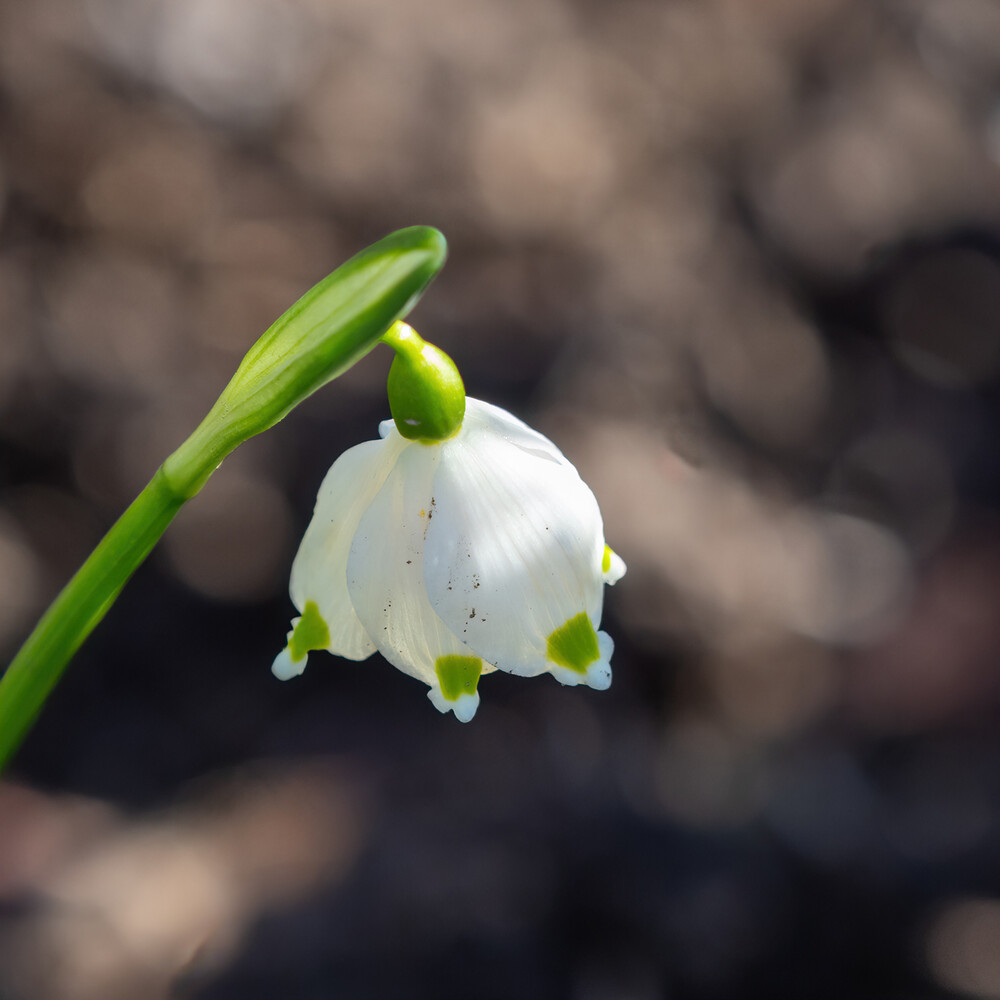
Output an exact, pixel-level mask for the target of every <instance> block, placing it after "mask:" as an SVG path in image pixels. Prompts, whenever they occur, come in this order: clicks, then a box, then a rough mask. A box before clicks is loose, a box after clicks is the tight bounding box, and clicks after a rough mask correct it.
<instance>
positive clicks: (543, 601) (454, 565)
mask: <svg viewBox="0 0 1000 1000" xmlns="http://www.w3.org/2000/svg"><path fill="white" fill-rule="evenodd" d="M468 407H469V408H468V409H467V412H466V421H465V425H464V426H463V428H462V432H461V433H460V434H459V435H458V436H457V437H456V438H454V439H452V440H449V441H445V442H443V443H442V444H441V445H440V446H439V450H440V455H441V457H440V463H439V466H438V470H437V474H436V476H435V477H434V485H433V502H434V504H435V517H434V519H433V521H432V522H431V523H430V524H429V526H428V529H427V539H426V553H425V560H424V579H425V581H426V584H427V592H428V595H429V597H430V601H431V604H432V605H433V607H434V610H435V611H437V613H438V615H440V616H441V618H442V619H443V620H444V622H445V623H446V624H447V625H448V626H449V627H450V628H451V629H453V630H454V632H455V633H456V634H457V635H458V636H460V637H461V638H462V639H463V640H464V641H465V642H467V643H468V645H469V646H471V647H472V649H474V650H475V651H476V654H477V655H479V656H481V657H482V658H483V659H484V660H488V661H490V662H492V663H495V664H496V665H497V666H498V667H499V668H500V669H501V670H507V671H509V672H511V673H515V674H522V675H527V676H533V675H535V674H539V673H542V672H544V671H545V670H547V669H549V664H548V662H547V660H546V640H547V637H548V636H549V635H550V634H551V633H552V632H553V631H554V630H555V629H557V628H559V627H560V626H562V625H563V624H564V623H565V622H566V621H568V620H569V619H570V618H573V617H574V616H576V615H578V614H579V613H581V612H582V611H586V612H587V614H588V615H589V616H590V618H591V621H592V622H593V623H594V625H595V626H596V625H597V624H599V622H600V619H601V601H602V595H603V585H602V580H601V576H602V574H601V561H602V558H603V554H604V531H603V525H602V523H601V514H600V511H599V509H598V506H597V501H596V500H595V499H594V495H593V493H591V491H590V490H589V488H588V487H587V486H586V484H585V483H584V482H583V481H582V480H581V479H580V477H579V475H578V474H577V472H576V469H574V468H573V466H572V464H570V463H569V462H568V461H567V460H566V459H565V457H564V456H563V455H562V453H561V452H559V450H558V449H557V448H556V447H555V445H553V444H552V443H551V442H550V441H548V439H546V438H544V437H543V436H542V435H540V434H538V433H536V432H535V431H532V430H530V428H527V427H526V426H525V425H523V424H521V422H520V421H518V420H515V418H513V417H511V416H510V415H509V414H505V413H504V411H502V410H497V408H496V407H490V406H488V405H487V404H484V403H479V402H478V401H476V400H471V399H470V400H468Z"/></svg>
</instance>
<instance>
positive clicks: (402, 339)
mask: <svg viewBox="0 0 1000 1000" xmlns="http://www.w3.org/2000/svg"><path fill="white" fill-rule="evenodd" d="M382 340H383V341H384V342H385V343H387V344H388V345H389V346H390V347H391V348H392V349H393V350H394V351H395V352H396V357H395V358H394V359H393V362H392V367H390V369H389V381H388V384H387V386H386V390H387V392H388V394H389V410H390V412H391V413H392V419H393V420H394V421H395V423H396V429H397V430H398V431H399V433H400V434H402V435H403V437H405V438H406V439H407V440H408V441H421V442H423V443H424V444H433V443H434V442H436V441H446V440H447V439H448V438H450V437H452V436H454V435H455V434H456V433H457V432H458V429H459V428H460V427H461V426H462V419H463V418H464V417H465V386H464V385H463V384H462V376H461V375H459V374H458V368H456V367H455V362H454V361H452V360H451V358H449V357H448V355H447V354H445V353H444V351H442V350H441V349H440V348H439V347H435V346H434V345H433V344H428V343H427V341H425V340H424V339H423V338H422V337H421V336H420V334H418V333H417V332H416V330H414V329H413V328H412V327H410V326H407V324H406V323H394V324H393V326H392V327H391V328H390V329H389V330H388V332H387V333H386V334H385V336H384V337H383V338H382Z"/></svg>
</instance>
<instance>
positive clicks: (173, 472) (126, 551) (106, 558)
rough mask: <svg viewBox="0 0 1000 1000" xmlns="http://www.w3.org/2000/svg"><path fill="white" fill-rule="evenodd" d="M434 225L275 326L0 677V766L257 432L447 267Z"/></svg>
mask: <svg viewBox="0 0 1000 1000" xmlns="http://www.w3.org/2000/svg"><path fill="white" fill-rule="evenodd" d="M446 253H447V247H446V244H445V241H444V237H443V236H442V235H441V234H440V233H439V232H438V231H437V230H436V229H432V228H430V227H429V226H410V227H409V228H407V229H400V230H397V231H396V232H395V233H390V234H389V235H388V236H386V237H385V238H383V239H381V240H379V241H378V242H377V243H373V244H372V245H371V246H370V247H367V248H366V249H364V250H362V251H361V253H359V254H356V255H355V256H354V257H352V258H351V259H350V260H349V261H347V262H346V263H345V264H343V265H341V266H340V267H339V268H337V270H336V271H334V272H333V273H332V274H330V275H328V276H327V277H326V278H324V279H323V280H322V281H321V282H319V284H317V285H315V286H314V287H313V288H311V289H310V290H309V291H308V292H306V294H305V295H303V296H302V298H301V299H299V300H298V302H296V303H295V304H294V305H293V306H292V307H291V308H290V309H288V310H287V312H285V313H284V314H283V315H282V316H280V317H279V318H278V319H277V320H275V322H274V323H273V324H272V325H271V326H270V328H269V329H268V330H267V331H265V333H264V335H263V336H262V337H261V338H260V339H259V340H258V341H257V343H256V344H254V346H253V347H252V348H251V349H250V351H249V353H248V354H247V356H246V357H245V358H244V359H243V361H242V362H241V364H240V366H239V368H237V370H236V373H235V374H234V375H233V378H232V380H231V381H230V383H229V385H227V386H226V388H225V389H224V390H223V392H222V395H221V396H220V397H219V399H218V401H217V402H216V404H215V405H214V406H213V407H212V409H211V410H210V411H209V413H208V415H207V416H206V417H205V419H204V420H203V421H202V422H201V424H199V426H198V427H197V428H196V429H195V431H194V433H193V434H192V435H191V436H190V437H189V438H188V439H187V441H185V442H184V443H183V444H182V445H181V446H180V447H179V448H178V449H177V450H176V451H175V452H174V453H173V454H172V455H171V456H170V457H169V458H167V460H166V461H165V462H164V463H163V465H162V466H161V467H160V468H159V469H158V470H157V472H156V475H154V476H153V478H152V480H150V483H149V485H148V486H147V487H146V488H145V489H144V490H143V491H142V493H140V494H139V496H138V497H136V499H135V501H134V502H133V503H132V505H131V506H130V507H129V508H128V510H126V511H125V513H124V514H122V516H121V517H120V518H119V519H118V521H116V522H115V524H114V525H113V526H112V528H111V530H110V531H109V532H108V533H107V535H105V537H104V539H103V540H102V541H101V543H100V544H99V545H98V546H97V548H96V549H95V550H94V551H93V552H92V553H91V554H90V557H89V558H88V559H87V561H86V562H85V563H84V564H83V566H82V567H81V568H80V570H79V571H78V572H77V574H76V576H74V577H73V579H72V580H70V582H69V583H68V584H67V585H66V587H65V588H64V589H63V591H62V592H61V593H60V594H59V596H58V597H57V598H56V599H55V601H54V602H53V604H52V606H51V607H50V608H49V610H48V611H46V612H45V615H44V617H43V618H42V620H41V621H40V622H39V623H38V625H37V626H36V627H35V630H34V632H32V633H31V635H30V636H29V637H28V640H27V642H25V644H24V645H23V646H22V647H21V649H20V651H19V652H18V654H17V656H16V657H15V658H14V661H13V663H11V665H10V666H9V667H8V668H7V671H6V673H5V674H4V675H3V677H2V678H0V770H2V769H3V767H4V765H5V764H6V763H7V761H8V760H10V758H11V757H12V756H13V754H14V753H15V751H16V750H17V748H18V746H20V744H21V741H22V740H23V739H24V736H25V734H26V733H27V732H28V730H29V729H30V727H31V724H32V722H33V721H34V720H35V718H36V717H37V715H38V713H39V712H40V711H41V709H42V706H43V705H44V704H45V700H46V698H48V696H49V694H50V693H51V691H52V689H53V688H54V687H55V685H56V683H57V682H58V681H59V678H60V677H61V676H62V674H63V671H64V670H65V669H66V665H67V664H68V663H69V661H70V659H71V658H72V656H73V654H74V653H75V652H76V651H77V649H79V648H80V645H81V643H83V641H84V640H85V639H86V638H87V636H88V635H90V633H91V632H92V631H93V629H94V628H95V626H96V625H97V623H98V622H100V620H101V619H102V618H103V617H104V615H105V614H106V613H107V611H108V609H109V608H110V607H111V605H112V604H113V603H114V601H115V598H117V597H118V594H119V592H120V591H121V589H122V587H124V586H125V584H126V583H127V582H128V579H129V577H130V576H131V575H132V574H133V573H134V572H135V570H136V569H137V568H138V566H139V565H140V564H141V563H142V561H143V560H144V559H145V558H146V556H147V555H149V553H150V551H151V550H152V548H153V546H154V545H155V544H156V542H157V540H158V539H159V537H160V535H162V534H163V532H164V531H165V530H166V528H167V525H168V524H170V522H171V520H173V517H174V515H175V514H176V513H177V511H178V510H180V508H181V506H182V505H183V504H184V502H185V501H186V500H188V499H190V498H191V497H192V496H194V495H195V494H196V493H197V492H198V491H199V490H200V489H201V488H202V486H204V484H205V482H206V481H207V480H208V477H209V476H210V475H211V474H212V473H213V472H214V471H215V469H216V468H217V467H218V466H219V463H220V462H222V460H223V459H224V458H225V457H226V456H227V455H228V454H229V453H230V452H231V451H232V450H233V449H234V448H236V447H237V445H239V444H241V443H242V442H243V441H245V440H247V438H250V437H253V435H255V434H259V433H260V432H261V431H264V430H267V429H268V428H269V427H271V426H273V425H274V424H275V423H277V422H278V421H279V420H280V419H281V418H282V417H284V416H285V415H286V414H287V413H288V412H289V411H290V410H291V409H292V408H293V407H295V406H297V405H298V404H299V403H300V402H302V400H303V399H305V398H306V397H307V396H309V395H310V394H311V393H313V392H315V391H316V389H318V388H320V386H323V385H325V384H326V383H327V382H329V381H330V380H331V379H334V378H336V377H337V376H338V375H340V374H341V373H342V372H344V371H346V370H347V369H348V368H350V367H351V365H353V364H355V363H356V362H357V361H359V360H360V359H361V358H362V357H364V356H365V354H367V353H368V352H369V351H370V350H372V349H373V348H374V347H375V345H376V344H377V343H378V341H379V338H380V337H381V336H382V334H383V333H385V331H386V330H387V329H388V328H389V326H391V325H392V323H393V322H394V321H396V320H397V319H399V317H401V316H405V315H406V314H407V313H408V312H409V311H410V309H411V308H412V307H413V306H414V304H415V303H416V301H417V299H419V298H420V295H421V293H422V292H423V290H424V288H425V287H426V286H427V284H428V282H429V281H430V280H431V279H432V278H433V277H434V276H435V275H436V274H437V272H438V271H439V270H440V269H441V266H442V265H443V264H444V261H445V256H446Z"/></svg>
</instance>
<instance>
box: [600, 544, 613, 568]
mask: <svg viewBox="0 0 1000 1000" xmlns="http://www.w3.org/2000/svg"><path fill="white" fill-rule="evenodd" d="M611 554H612V553H611V546H610V545H605V546H604V558H603V559H602V560H601V572H602V573H607V571H608V570H609V569H611Z"/></svg>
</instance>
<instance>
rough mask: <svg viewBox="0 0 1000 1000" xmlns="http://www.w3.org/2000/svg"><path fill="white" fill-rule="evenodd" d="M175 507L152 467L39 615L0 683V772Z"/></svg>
mask: <svg viewBox="0 0 1000 1000" xmlns="http://www.w3.org/2000/svg"><path fill="white" fill-rule="evenodd" d="M183 503H184V498H183V497H180V496H178V495H177V494H176V493H175V492H174V490H173V489H172V488H171V487H170V486H169V485H168V483H167V481H166V478H165V477H164V475H163V469H162V468H161V469H158V470H157V472H156V475H155V476H153V478H152V479H151V480H150V482H149V485H148V486H146V488H145V489H144V490H143V491H142V492H141V493H140V494H139V495H138V496H137V497H136V498H135V500H133V501H132V504H131V505H130V506H129V508H128V509H127V510H126V511H125V513H124V514H122V516H121V517H120V518H119V519H118V520H117V521H116V522H115V523H114V525H112V527H111V530H110V531H109V532H108V533H107V534H106V535H105V536H104V538H103V539H102V540H101V541H100V543H99V544H98V546H97V548H96V549H94V551H93V552H92V553H91V554H90V556H89V558H88V559H87V561H86V562H85V563H84V564H83V566H81V567H80V569H79V570H78V571H77V573H76V575H75V576H74V577H73V579H72V580H70V582H69V583H68V584H66V586H65V587H64V588H63V590H62V592H61V593H60V594H59V596H58V597H57V598H56V599H55V600H54V601H53V602H52V604H51V606H50V607H49V609H48V611H46V612H45V614H44V616H43V617H42V620H41V621H40V622H39V623H38V625H37V626H36V627H35V630H34V631H33V632H32V633H31V635H30V636H29V637H28V640H27V641H26V642H25V644H24V645H23V646H22V647H21V649H20V650H19V652H18V654H17V656H15V657H14V660H13V661H12V662H11V664H10V666H9V667H8V668H7V672H6V673H5V674H4V676H3V680H2V681H0V767H2V766H3V765H4V764H6V762H7V761H8V760H9V759H10V757H11V756H12V755H13V753H14V751H15V750H16V749H17V748H18V746H20V744H21V741H22V740H23V739H24V736H25V734H26V733H27V731H28V729H29V728H30V726H31V724H32V722H34V720H35V718H36V717H37V715H38V713H39V712H40V711H41V709H42V706H43V705H44V704H45V699H46V698H47V697H48V696H49V693H50V692H51V691H52V689H53V688H54V687H55V685H56V683H57V682H58V681H59V678H60V677H61V676H62V673H63V671H64V670H65V669H66V666H67V664H68V663H69V661H70V658H71V657H72V656H73V654H74V653H75V652H76V651H77V649H79V648H80V646H81V644H82V643H83V641H84V639H86V638H87V636H88V635H90V633H91V632H92V631H93V629H94V627H95V626H96V625H97V623H98V622H99V621H100V620H101V619H102V618H103V617H104V615H105V614H106V612H107V610H108V608H110V607H111V605H112V604H113V603H114V601H115V598H117V597H118V594H119V593H120V592H121V589H122V587H124V586H125V584H126V583H127V582H128V579H129V577H130V576H131V575H132V574H133V573H134V572H135V570H136V569H137V568H138V567H139V565H140V564H141V563H142V561H143V560H144V559H145V558H146V556H148V555H149V553H150V551H151V550H152V548H153V546H154V545H155V544H156V543H157V541H158V540H159V538H160V535H162V534H163V532H164V531H165V530H166V528H167V525H168V524H169V523H170V522H171V521H172V520H173V517H174V515H175V514H176V513H177V511H179V510H180V509H181V506H182V504H183Z"/></svg>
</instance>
